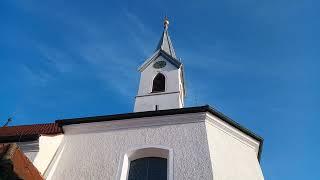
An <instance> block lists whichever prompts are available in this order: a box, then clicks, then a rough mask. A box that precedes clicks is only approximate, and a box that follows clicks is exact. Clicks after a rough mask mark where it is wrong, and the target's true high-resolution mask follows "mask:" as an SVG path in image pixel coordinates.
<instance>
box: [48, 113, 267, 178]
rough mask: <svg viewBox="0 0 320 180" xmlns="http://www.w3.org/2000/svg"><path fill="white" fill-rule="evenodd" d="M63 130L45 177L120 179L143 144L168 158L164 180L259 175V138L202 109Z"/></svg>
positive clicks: (260, 172) (124, 176)
mask: <svg viewBox="0 0 320 180" xmlns="http://www.w3.org/2000/svg"><path fill="white" fill-rule="evenodd" d="M63 130H64V136H63V139H62V142H61V144H60V146H59V149H58V151H57V153H56V154H55V158H54V160H53V161H52V162H51V164H50V167H49V168H48V170H47V171H46V173H45V176H46V177H47V179H59V180H63V179H77V180H78V179H104V180H105V179H110V180H114V179H116V180H120V179H121V180H123V179H126V173H127V171H128V166H129V163H130V162H129V161H130V158H131V159H132V158H134V157H132V156H131V155H132V154H135V153H132V152H136V151H137V150H139V149H146V148H155V149H159V150H161V149H162V153H161V151H158V154H159V156H160V157H161V156H167V158H168V159H169V161H168V167H169V168H171V169H169V170H168V172H169V173H168V179H169V180H172V179H175V180H186V179H192V180H193V179H194V180H198V179H201V180H207V179H208V180H209V179H216V180H262V179H263V175H262V171H261V168H260V165H259V162H258V158H257V155H258V151H259V146H260V144H259V142H258V141H256V140H255V139H253V138H252V137H250V136H248V135H247V134H245V133H243V132H241V131H239V130H238V129H236V128H234V127H232V126H230V125H229V124H227V123H225V122H224V121H223V120H221V119H219V118H218V117H216V116H214V115H212V114H210V113H207V112H201V113H189V114H180V115H178V114H177V115H166V116H153V117H143V118H136V119H127V120H126V119H122V120H115V121H104V122H91V123H83V124H73V125H65V126H63ZM143 152H145V153H142V154H144V156H147V155H148V153H149V154H150V153H156V154H157V151H151V150H150V149H149V150H145V151H143ZM164 152H168V153H164ZM138 154H139V153H138ZM156 154H153V155H156ZM161 154H162V155H161ZM164 154H166V155H164ZM140 155H141V153H140ZM135 156H139V155H137V154H135Z"/></svg>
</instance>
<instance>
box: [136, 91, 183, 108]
mask: <svg viewBox="0 0 320 180" xmlns="http://www.w3.org/2000/svg"><path fill="white" fill-rule="evenodd" d="M179 99H180V93H179V92H174V93H154V94H153V95H152V96H142V97H136V100H135V106H134V111H135V112H137V111H154V110H155V105H158V109H159V110H162V109H175V108H178V107H181V101H180V100H179ZM168 102H171V103H168Z"/></svg>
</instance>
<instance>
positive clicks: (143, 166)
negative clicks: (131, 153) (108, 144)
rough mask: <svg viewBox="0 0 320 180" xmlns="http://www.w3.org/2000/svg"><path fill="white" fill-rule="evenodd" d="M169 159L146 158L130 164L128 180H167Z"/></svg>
mask: <svg viewBox="0 0 320 180" xmlns="http://www.w3.org/2000/svg"><path fill="white" fill-rule="evenodd" d="M166 179H167V159H165V158H159V157H146V158H140V159H136V160H134V161H131V162H130V169H129V178H128V180H166Z"/></svg>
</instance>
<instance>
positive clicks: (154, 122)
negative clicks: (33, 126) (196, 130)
mask: <svg viewBox="0 0 320 180" xmlns="http://www.w3.org/2000/svg"><path fill="white" fill-rule="evenodd" d="M204 120H205V113H204V112H202V113H189V114H177V115H167V116H153V117H144V118H133V119H123V120H114V121H103V122H92V123H82V124H72V125H66V126H63V130H64V133H65V134H82V133H96V132H108V131H114V130H122V129H132V128H143V127H153V126H166V125H175V124H186V123H197V122H201V121H202V122H203V121H204Z"/></svg>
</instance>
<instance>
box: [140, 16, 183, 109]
mask: <svg viewBox="0 0 320 180" xmlns="http://www.w3.org/2000/svg"><path fill="white" fill-rule="evenodd" d="M168 27H169V20H168V19H167V18H165V20H164V30H163V33H162V36H161V38H160V41H159V44H158V46H157V48H156V50H155V52H154V53H153V55H152V56H151V57H150V58H148V59H147V60H146V61H145V62H144V63H143V64H142V65H141V66H140V67H139V69H138V70H139V72H140V73H141V76H140V84H139V90H138V94H137V96H136V99H135V105H134V112H140V111H155V110H163V109H176V108H183V107H184V97H185V85H184V77H183V64H182V63H181V61H180V60H179V59H178V58H177V56H176V53H175V51H174V48H173V45H172V42H171V39H170V36H169V32H168Z"/></svg>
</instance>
